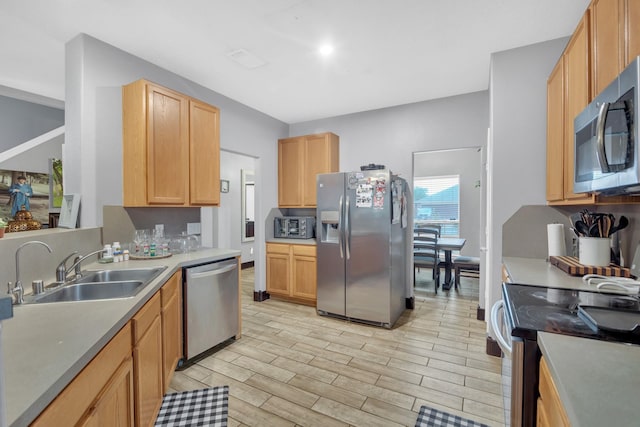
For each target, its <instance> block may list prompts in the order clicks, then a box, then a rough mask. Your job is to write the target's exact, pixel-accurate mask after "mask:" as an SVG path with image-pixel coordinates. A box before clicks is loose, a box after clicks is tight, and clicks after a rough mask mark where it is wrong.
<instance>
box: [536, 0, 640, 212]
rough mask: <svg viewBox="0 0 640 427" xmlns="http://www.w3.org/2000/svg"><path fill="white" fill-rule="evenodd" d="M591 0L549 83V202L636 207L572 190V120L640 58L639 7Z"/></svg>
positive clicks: (624, 0)
mask: <svg viewBox="0 0 640 427" xmlns="http://www.w3.org/2000/svg"><path fill="white" fill-rule="evenodd" d="M638 3H639V2H637V1H634V0H592V2H591V4H590V6H589V8H588V9H587V10H586V11H585V13H584V15H583V17H582V19H581V20H580V22H579V23H578V26H577V27H576V29H575V31H574V33H573V35H572V37H571V39H570V40H569V43H568V44H567V47H566V48H565V51H564V53H563V54H562V56H561V57H560V59H559V61H558V63H557V64H556V66H555V67H554V69H553V71H552V72H551V74H550V75H549V79H548V80H547V174H546V176H547V202H548V203H549V204H550V205H581V204H613V203H637V202H638V201H639V199H638V197H630V196H616V197H605V196H601V195H599V194H593V193H580V194H576V193H574V191H573V175H574V172H575V170H574V128H573V121H574V119H575V117H576V116H577V115H578V114H579V113H580V112H582V110H583V109H584V108H585V107H586V106H587V105H588V103H589V102H591V101H592V100H593V98H594V97H595V96H596V95H598V93H600V92H601V91H602V90H603V89H604V88H605V87H606V86H607V85H608V84H609V83H611V81H612V80H613V79H614V78H615V77H616V76H617V75H618V74H619V73H620V72H621V71H622V70H623V69H624V67H626V66H627V65H628V64H629V63H630V62H631V61H632V60H633V59H634V58H635V57H636V56H638V55H639V54H640V4H638Z"/></svg>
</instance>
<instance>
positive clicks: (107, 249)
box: [102, 243, 113, 262]
mask: <svg viewBox="0 0 640 427" xmlns="http://www.w3.org/2000/svg"><path fill="white" fill-rule="evenodd" d="M102 259H103V260H105V262H112V261H113V248H112V247H111V245H110V244H108V243H107V244H106V245H104V248H102Z"/></svg>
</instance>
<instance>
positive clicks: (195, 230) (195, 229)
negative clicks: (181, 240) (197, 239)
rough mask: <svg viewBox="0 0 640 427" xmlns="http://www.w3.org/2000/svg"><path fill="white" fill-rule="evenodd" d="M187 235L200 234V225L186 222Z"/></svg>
mask: <svg viewBox="0 0 640 427" xmlns="http://www.w3.org/2000/svg"><path fill="white" fill-rule="evenodd" d="M187 234H200V223H199V222H188V223H187Z"/></svg>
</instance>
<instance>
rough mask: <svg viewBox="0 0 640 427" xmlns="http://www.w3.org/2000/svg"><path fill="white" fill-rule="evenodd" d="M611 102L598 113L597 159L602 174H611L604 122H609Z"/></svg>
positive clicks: (605, 103) (601, 107)
mask: <svg viewBox="0 0 640 427" xmlns="http://www.w3.org/2000/svg"><path fill="white" fill-rule="evenodd" d="M609 105H611V104H610V103H609V102H603V103H602V105H601V106H600V110H599V111H598V122H597V123H598V124H597V126H596V141H597V150H598V151H597V153H596V154H597V157H598V163H600V169H601V170H602V173H609V172H611V170H610V168H609V162H607V152H606V151H605V149H604V122H605V120H607V113H608V112H609Z"/></svg>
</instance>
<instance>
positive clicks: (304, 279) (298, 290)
mask: <svg viewBox="0 0 640 427" xmlns="http://www.w3.org/2000/svg"><path fill="white" fill-rule="evenodd" d="M292 252H293V258H292V270H293V272H292V281H291V296H294V297H300V298H308V299H312V300H315V299H316V289H317V286H316V280H317V279H316V277H317V262H316V248H315V247H314V246H302V245H293V251H292Z"/></svg>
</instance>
